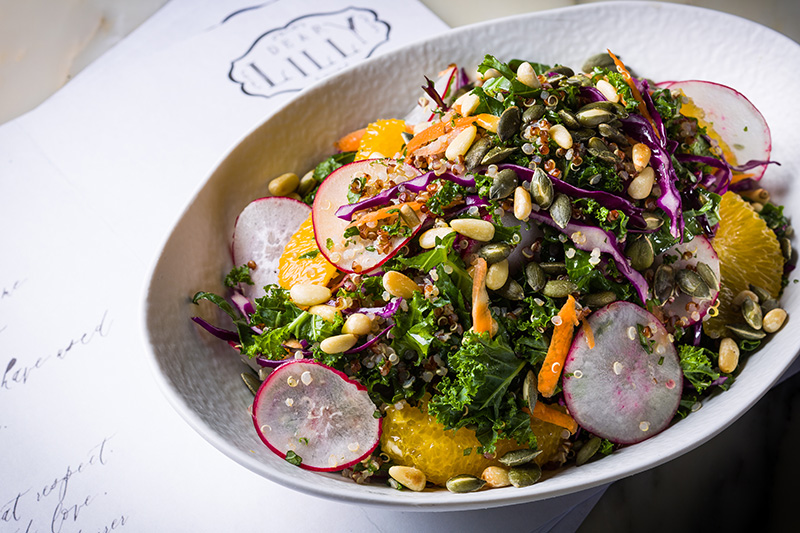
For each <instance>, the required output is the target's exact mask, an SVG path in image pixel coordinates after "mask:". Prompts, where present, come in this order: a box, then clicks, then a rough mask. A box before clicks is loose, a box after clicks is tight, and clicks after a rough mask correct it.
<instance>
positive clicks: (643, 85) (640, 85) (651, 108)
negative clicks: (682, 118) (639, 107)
mask: <svg viewBox="0 0 800 533" xmlns="http://www.w3.org/2000/svg"><path fill="white" fill-rule="evenodd" d="M633 83H634V84H635V85H636V88H637V89H638V90H639V93H640V94H641V95H642V100H644V105H645V107H646V108H647V112H648V113H650V118H652V119H653V123H654V124H655V130H656V131H657V132H658V135H659V137H660V138H661V139H666V138H667V130H666V128H664V121H663V120H662V119H661V114H659V112H658V110H656V104H655V103H653V98H652V97H651V96H650V85H649V84H648V83H647V80H644V79H637V78H633Z"/></svg>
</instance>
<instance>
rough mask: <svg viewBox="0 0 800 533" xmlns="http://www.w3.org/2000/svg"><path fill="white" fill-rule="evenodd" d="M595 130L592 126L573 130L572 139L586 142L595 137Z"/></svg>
mask: <svg viewBox="0 0 800 533" xmlns="http://www.w3.org/2000/svg"><path fill="white" fill-rule="evenodd" d="M594 134H595V131H594V130H593V129H590V128H580V129H578V130H575V131H573V132H572V140H573V141H575V142H579V143H582V142H586V141H588V140H589V139H591V138H592V137H594Z"/></svg>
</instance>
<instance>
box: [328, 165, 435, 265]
mask: <svg viewBox="0 0 800 533" xmlns="http://www.w3.org/2000/svg"><path fill="white" fill-rule="evenodd" d="M418 175H419V171H418V170H416V169H415V168H413V167H411V166H408V165H398V164H397V163H396V162H395V161H394V160H393V159H366V160H363V161H356V162H354V163H350V164H349V165H345V166H343V167H340V168H338V169H337V170H335V171H333V172H332V173H331V174H330V175H329V176H328V177H327V178H326V179H325V181H323V182H322V185H320V186H319V190H318V191H317V195H316V197H315V198H314V208H313V213H314V236H315V238H316V240H317V246H318V247H319V249H320V251H321V252H322V254H323V255H324V256H325V258H326V259H327V260H328V261H329V262H330V263H331V264H333V265H335V266H336V268H338V269H339V270H341V271H343V272H356V273H365V272H368V271H370V270H374V269H376V268H377V267H379V266H381V265H382V264H383V263H384V262H385V261H386V260H387V259H389V258H390V257H392V256H393V255H394V254H395V253H397V251H398V250H399V249H400V248H401V247H402V246H403V245H404V244H406V243H407V242H408V241H409V240H411V238H412V237H413V236H414V234H415V233H416V232H417V231H419V229H420V228H421V227H422V224H423V223H424V222H425V220H426V219H427V215H426V214H424V213H421V212H417V216H418V218H419V223H418V224H417V225H415V226H414V227H413V228H411V232H410V234H409V235H406V236H395V237H392V238H391V240H390V242H389V246H388V247H387V248H386V249H382V250H381V249H379V247H378V246H377V245H376V243H375V242H374V241H371V240H368V239H362V238H361V237H360V236H358V235H356V236H352V237H349V238H345V237H344V232H345V229H346V228H347V226H348V225H349V224H350V222H348V221H347V220H342V219H341V218H339V217H337V216H336V211H337V210H338V209H339V207H340V206H343V205H347V204H348V203H349V202H348V200H347V193H348V191H349V190H350V185H351V183H352V182H353V180H354V179H358V178H366V180H367V183H374V182H376V181H377V180H381V181H383V183H384V184H388V183H389V181H390V180H391V181H394V183H402V182H404V181H407V180H409V179H411V178H415V177H417V176H418ZM379 225H380V223H379Z"/></svg>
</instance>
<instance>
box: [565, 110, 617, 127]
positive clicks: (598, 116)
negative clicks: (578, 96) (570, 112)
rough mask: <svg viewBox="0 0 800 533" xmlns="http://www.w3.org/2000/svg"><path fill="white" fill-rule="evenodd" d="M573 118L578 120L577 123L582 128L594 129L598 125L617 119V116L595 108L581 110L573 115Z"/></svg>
mask: <svg viewBox="0 0 800 533" xmlns="http://www.w3.org/2000/svg"><path fill="white" fill-rule="evenodd" d="M575 118H577V119H578V122H580V123H581V125H582V126H585V127H587V128H596V127H597V126H599V125H600V124H603V123H605V122H611V121H612V120H614V119H615V118H617V116H616V115H615V114H614V113H613V112H611V111H606V110H605V109H600V108H597V107H596V108H593V109H591V108H590V109H581V110H580V111H578V112H577V113H575Z"/></svg>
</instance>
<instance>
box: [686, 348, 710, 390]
mask: <svg viewBox="0 0 800 533" xmlns="http://www.w3.org/2000/svg"><path fill="white" fill-rule="evenodd" d="M678 355H679V357H680V360H681V369H682V370H683V376H684V377H685V378H686V379H688V380H689V383H691V384H692V386H693V387H694V388H695V390H697V392H703V391H704V390H706V389H707V388H708V387H710V386H711V384H712V383H713V382H714V381H715V380H717V379H719V373H717V372H715V371H714V366H713V363H712V360H713V359H712V358H713V357H714V356H715V355H716V354H714V352H712V351H711V350H709V349H707V348H703V347H702V346H690V345H688V344H684V345H682V346H681V347H680V351H679V352H678Z"/></svg>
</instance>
